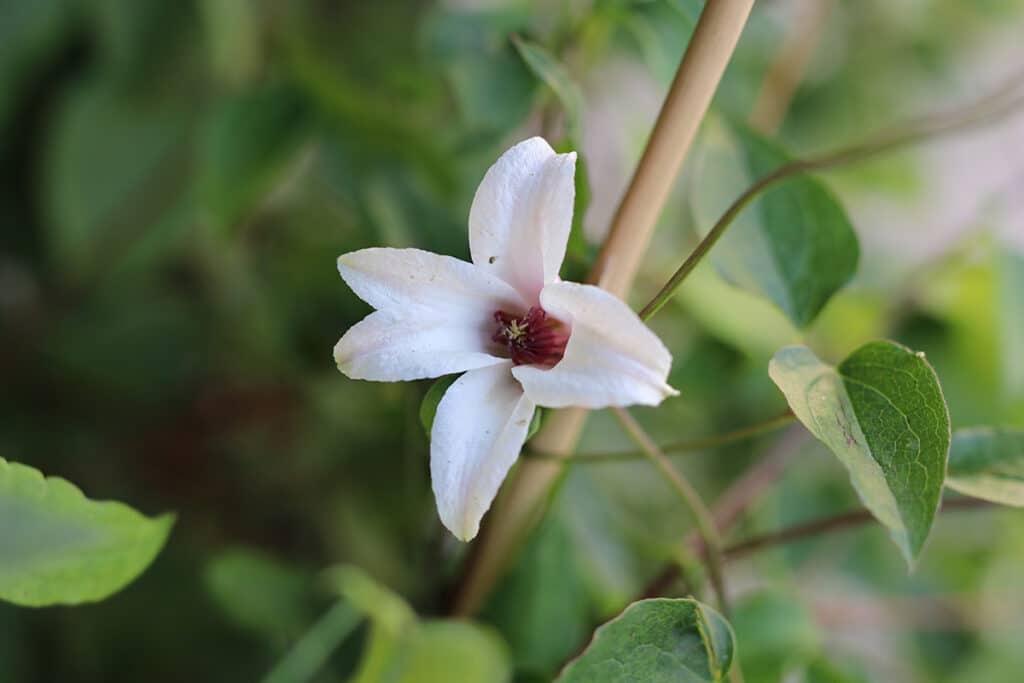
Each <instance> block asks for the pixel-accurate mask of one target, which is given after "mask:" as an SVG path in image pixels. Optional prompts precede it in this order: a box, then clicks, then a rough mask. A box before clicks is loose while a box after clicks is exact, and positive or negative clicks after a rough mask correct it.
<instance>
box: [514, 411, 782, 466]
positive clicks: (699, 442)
mask: <svg viewBox="0 0 1024 683" xmlns="http://www.w3.org/2000/svg"><path fill="white" fill-rule="evenodd" d="M795 419H796V417H795V416H794V415H793V412H792V411H790V410H787V411H786V412H784V413H782V414H781V415H776V416H775V417H772V418H769V419H767V420H765V421H764V422H758V423H756V424H752V425H748V426H746V427H741V428H739V429H735V430H733V431H731V432H725V433H724V434H716V435H714V436H705V437H701V438H697V439H690V440H687V441H675V442H673V443H669V444H665V445H663V446H658V450H660V451H661V452H662V453H664V454H665V455H673V454H675V455H679V454H683V453H694V452H697V451H703V450H706V449H708V448H716V447H718V446H726V445H729V444H733V443H739V442H741V441H747V440H748V439H752V438H754V437H755V436H758V435H760V434H764V433H766V432H771V431H775V430H776V429H780V428H782V427H785V426H786V425H788V424H790V423H791V422H793V420H795ZM525 455H526V456H527V457H530V458H536V459H539V460H556V461H558V462H560V463H563V464H565V465H601V464H610V463H616V462H629V461H631V460H640V459H643V458H646V457H647V454H646V453H644V452H643V451H613V452H608V453H577V454H575V455H573V456H572V457H571V458H565V457H563V456H561V455H558V454H557V453H547V452H545V451H538V450H530V451H527V452H526V453H525Z"/></svg>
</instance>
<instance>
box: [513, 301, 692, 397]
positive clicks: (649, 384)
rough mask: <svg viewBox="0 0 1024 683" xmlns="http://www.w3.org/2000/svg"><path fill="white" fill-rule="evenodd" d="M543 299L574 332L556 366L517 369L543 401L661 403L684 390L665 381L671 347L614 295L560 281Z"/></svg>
mask: <svg viewBox="0 0 1024 683" xmlns="http://www.w3.org/2000/svg"><path fill="white" fill-rule="evenodd" d="M540 301H541V305H542V306H543V307H544V310H546V311H547V312H548V314H549V315H552V316H554V317H556V318H558V319H560V320H563V321H565V322H568V323H570V324H571V325H572V334H571V336H570V337H569V344H568V345H567V346H566V348H565V356H563V358H562V360H561V361H559V363H558V365H556V366H555V367H553V368H550V369H543V368H540V367H535V366H531V365H519V366H517V367H515V368H513V369H512V374H513V375H515V378H516V379H518V380H519V381H520V383H522V385H523V390H524V391H525V392H526V395H527V396H529V397H530V399H531V400H533V402H534V403H536V404H537V405H541V406H546V407H550V408H564V407H567V406H580V407H583V408H606V407H608V406H627V405H633V404H637V403H639V404H642V405H658V404H659V403H661V402H662V401H663V400H664V399H665V398H667V397H669V396H674V395H676V394H678V393H679V392H677V391H676V390H675V389H673V388H672V387H670V386H669V385H668V384H666V383H665V380H666V378H667V377H668V371H669V369H670V368H671V366H672V355H671V354H670V353H669V351H668V349H666V348H665V345H664V344H662V343H661V340H660V339H658V337H657V336H656V335H655V334H654V333H653V332H651V330H650V329H648V328H647V326H646V325H644V323H643V321H641V320H640V318H639V317H637V315H636V313H634V312H633V311H632V310H630V308H629V307H628V306H627V305H626V304H625V303H623V302H622V301H620V300H619V299H617V298H615V297H614V296H613V295H611V294H609V293H608V292H606V291H604V290H603V289H600V288H598V287H594V286H592V285H580V284H576V283H575V282H556V283H553V284H550V285H548V286H546V287H545V288H544V291H543V292H541V295H540Z"/></svg>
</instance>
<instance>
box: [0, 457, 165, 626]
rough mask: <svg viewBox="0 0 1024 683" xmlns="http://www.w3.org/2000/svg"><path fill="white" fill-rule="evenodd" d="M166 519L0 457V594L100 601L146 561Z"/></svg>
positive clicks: (42, 601)
mask: <svg viewBox="0 0 1024 683" xmlns="http://www.w3.org/2000/svg"><path fill="white" fill-rule="evenodd" d="M173 522H174V517H173V515H163V516H161V517H157V518H154V519H149V518H147V517H144V516H143V515H140V514H139V513H138V512H136V511H135V510H132V509H131V508H130V507H128V506H127V505H122V504H121V503H115V502H96V501H91V500H89V499H87V498H86V497H85V496H84V495H82V492H81V491H80V490H78V488H77V487H75V486H74V484H71V483H69V482H67V481H65V480H63V479H59V478H57V477H49V478H44V477H43V475H42V474H41V473H40V472H39V471H38V470H35V469H33V468H31V467H26V466H25V465H19V464H17V463H8V462H7V461H6V460H4V459H2V458H0V599H3V600H7V601H10V602H13V603H15V604H18V605H24V606H26V607H42V606H46V605H56V604H64V605H75V604H79V603H83V602H95V601H97V600H102V599H103V598H105V597H107V596H108V595H110V594H111V593H114V592H116V591H118V590H120V589H122V588H124V587H125V586H126V585H128V584H129V583H130V582H131V581H132V580H133V579H135V577H137V576H138V575H139V574H141V573H142V571H143V570H144V569H145V568H146V567H147V566H149V564H150V562H152V561H153V558H155V557H156V555H157V553H158V552H160V549H161V548H162V547H163V545H164V542H165V541H166V540H167V535H168V534H169V533H170V530H171V525H172V524H173Z"/></svg>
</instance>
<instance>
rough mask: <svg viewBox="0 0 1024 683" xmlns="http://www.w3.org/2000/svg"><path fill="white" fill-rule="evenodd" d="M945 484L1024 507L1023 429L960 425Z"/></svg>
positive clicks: (950, 452) (966, 492)
mask: <svg viewBox="0 0 1024 683" xmlns="http://www.w3.org/2000/svg"><path fill="white" fill-rule="evenodd" d="M946 485H947V486H948V487H949V488H951V489H953V490H954V491H959V492H960V493H963V494H966V495H968V496H973V497H975V498H982V499H984V500H991V501H992V502H995V503H1002V504H1003V505H1014V506H1017V507H1024V429H1020V428H1011V427H1008V428H1004V429H997V428H992V427H977V428H974V429H958V430H957V431H956V432H955V433H954V434H953V445H952V446H951V447H950V451H949V474H948V476H947V477H946Z"/></svg>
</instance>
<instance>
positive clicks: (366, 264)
mask: <svg viewBox="0 0 1024 683" xmlns="http://www.w3.org/2000/svg"><path fill="white" fill-rule="evenodd" d="M338 272H339V273H341V277H342V278H343V279H344V280H345V282H346V283H347V284H348V286H349V287H351V288H352V291H354V292H355V293H356V295H357V296H358V297H359V298H360V299H362V300H363V301H365V302H366V303H368V304H370V305H371V306H373V307H374V308H376V309H381V310H394V309H403V310H413V309H419V310H425V311H433V312H436V313H441V314H444V315H445V316H453V315H454V316H457V317H460V318H463V319H469V318H472V319H474V320H475V319H477V318H480V317H481V315H483V316H484V317H487V318H488V319H490V316H491V315H492V314H493V313H494V311H496V310H499V309H502V308H506V309H507V308H516V307H520V308H521V307H522V306H523V300H522V298H521V297H520V296H519V294H518V293H517V292H516V291H515V290H514V289H513V288H512V287H510V286H509V285H508V283H506V282H504V281H502V280H501V279H500V278H498V277H496V276H495V275H494V274H492V273H488V272H486V271H485V270H483V269H482V268H477V267H476V266H474V265H473V264H472V263H466V262H465V261H461V260H459V259H457V258H452V257H451V256H441V255H439V254H432V253H431V252H429V251H423V250H421V249H387V248H372V249H361V250H359V251H353V252H351V253H348V254H342V255H341V256H340V257H338Z"/></svg>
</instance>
